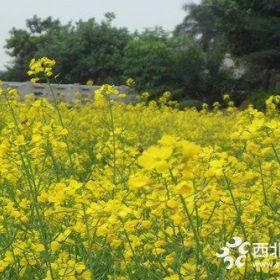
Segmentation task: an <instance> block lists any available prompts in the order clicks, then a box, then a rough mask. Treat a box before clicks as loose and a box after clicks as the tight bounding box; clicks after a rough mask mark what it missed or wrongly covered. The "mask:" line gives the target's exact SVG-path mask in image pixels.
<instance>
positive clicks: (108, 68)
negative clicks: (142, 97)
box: [4, 14, 131, 83]
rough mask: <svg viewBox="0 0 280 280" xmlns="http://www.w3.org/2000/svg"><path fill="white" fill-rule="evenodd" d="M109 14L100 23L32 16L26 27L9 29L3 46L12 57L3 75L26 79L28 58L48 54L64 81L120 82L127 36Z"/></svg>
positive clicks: (15, 78)
mask: <svg viewBox="0 0 280 280" xmlns="http://www.w3.org/2000/svg"><path fill="white" fill-rule="evenodd" d="M113 19H114V15H113V14H106V15H105V19H104V20H103V21H102V22H101V23H97V22H96V21H95V20H94V19H89V20H88V21H85V22H84V21H79V22H77V23H75V24H73V23H68V24H66V25H62V24H61V23H60V22H59V21H58V20H53V19H52V18H47V19H46V20H41V19H39V18H37V17H36V16H35V17H33V18H32V19H30V20H27V22H26V27H27V28H26V29H25V30H23V29H15V28H14V29H13V30H12V31H11V32H10V38H9V39H8V40H7V44H6V48H7V49H8V50H9V54H10V56H11V57H12V58H13V59H14V61H13V64H12V65H11V66H10V67H8V70H7V72H6V73H5V74H4V77H5V78H6V79H9V80H14V81H24V80H26V79H28V77H27V76H26V70H27V67H28V64H29V61H30V60H31V58H33V57H35V58H38V57H41V56H48V57H51V58H54V59H55V60H56V61H57V66H56V71H57V72H59V73H60V80H61V81H63V82H65V83H74V82H80V83H84V82H86V81H87V80H88V79H93V80H95V82H96V83H120V82H121V78H122V70H121V69H122V57H123V51H124V48H125V46H126V44H127V42H128V41H129V40H130V38H131V36H130V34H129V33H128V31H127V29H125V28H117V27H113V26H112V24H111V23H112V20H113Z"/></svg>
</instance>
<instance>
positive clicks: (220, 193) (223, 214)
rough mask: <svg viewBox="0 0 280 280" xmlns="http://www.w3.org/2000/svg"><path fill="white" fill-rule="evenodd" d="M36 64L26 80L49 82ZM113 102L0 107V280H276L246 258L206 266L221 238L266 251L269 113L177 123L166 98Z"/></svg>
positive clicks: (273, 167)
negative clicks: (237, 238) (229, 266)
mask: <svg viewBox="0 0 280 280" xmlns="http://www.w3.org/2000/svg"><path fill="white" fill-rule="evenodd" d="M43 61H44V62H43ZM43 61H42V60H41V61H40V62H38V61H37V62H35V61H33V63H32V69H33V70H32V71H33V72H32V74H38V73H40V72H44V73H46V74H47V73H51V72H50V71H51V70H50V69H49V68H51V67H52V66H53V65H54V62H49V61H48V60H43ZM47 75H48V74H47ZM114 95H116V96H118V95H120V94H119V93H118V92H117V91H116V89H115V88H114V87H112V86H108V85H105V86H103V87H102V88H101V89H100V90H98V91H97V92H96V93H95V98H94V99H93V100H88V101H86V102H84V103H82V102H81V101H79V100H75V101H73V102H72V103H71V104H70V103H64V102H59V103H57V104H51V103H50V102H48V101H47V100H45V99H41V100H36V101H35V100H32V97H30V96H28V98H27V100H26V101H25V102H23V103H22V102H21V103H20V102H19V101H18V100H15V99H13V98H12V97H11V96H10V95H9V94H7V95H5V96H6V98H3V96H1V99H0V130H1V133H0V184H1V188H0V193H1V195H0V278H1V279H11V280H16V279H40V280H41V279H45V280H49V279H53V280H54V279H55V280H57V279H58V280H62V279H65V280H66V279H67V280H71V279H73V280H74V279H112V280H113V279H114V280H123V279H151V280H153V279H164V280H183V279H184V280H194V279H205V280H206V279H246V280H247V279H278V277H279V276H278V275H279V273H280V269H279V267H277V266H272V267H269V268H266V269H261V268H258V269H256V268H254V266H252V265H251V264H252V262H253V259H252V256H250V255H249V256H248V257H247V259H246V262H245V263H244V266H243V267H241V268H238V267H234V268H233V269H231V270H227V269H226V267H225V264H224V263H223V262H222V261H221V260H220V259H218V258H217V257H216V252H219V250H220V248H222V247H223V246H224V244H225V243H226V242H229V241H230V240H231V239H232V237H234V236H240V237H242V239H243V240H247V241H249V242H251V243H253V242H269V243H271V244H273V243H274V242H279V241H280V230H279V224H280V222H279V221H280V216H279V207H280V197H279V190H280V168H279V165H280V122H279V114H278V113H277V112H276V111H275V107H273V109H274V111H273V114H270V113H269V112H268V113H262V112H259V111H257V110H255V109H253V108H252V107H250V108H248V109H247V110H244V111H238V110H236V109H234V110H233V107H231V109H230V110H223V111H219V110H218V107H219V106H218V105H217V104H216V105H215V106H214V107H215V110H213V111H208V110H207V107H206V106H204V109H203V111H202V112H198V111H197V110H195V109H187V110H185V111H179V110H178V109H176V106H173V107H170V106H168V104H167V105H166V102H167V100H168V98H169V96H170V95H169V93H165V95H164V96H163V98H162V99H161V101H160V104H159V103H157V102H156V101H150V102H149V103H148V101H147V99H145V100H143V102H139V103H137V104H135V105H131V104H124V103H112V102H110V97H111V96H114ZM146 96H147V94H144V97H146ZM273 100H274V101H273V102H275V100H276V101H277V100H278V99H277V98H276V99H275V98H273ZM271 103H272V101H269V104H271ZM273 261H274V262H276V261H277V259H274V260H273Z"/></svg>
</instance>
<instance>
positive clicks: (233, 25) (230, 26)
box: [208, 0, 280, 89]
mask: <svg viewBox="0 0 280 280" xmlns="http://www.w3.org/2000/svg"><path fill="white" fill-rule="evenodd" d="M208 3H209V5H210V6H211V8H212V10H213V13H214V15H215V17H216V22H217V24H216V27H217V29H218V30H219V32H220V33H222V34H223V36H224V38H225V39H226V40H227V47H228V50H229V51H230V52H231V53H232V54H233V55H235V56H237V57H241V58H243V60H244V61H245V62H247V63H249V65H248V67H250V64H252V65H253V66H254V65H255V66H258V67H259V68H260V69H259V71H262V74H263V75H266V81H265V82H264V84H263V87H264V88H265V89H268V88H269V87H270V78H271V70H273V69H277V70H279V69H280V68H279V67H280V35H279V29H280V4H279V1H251V0H246V1H244V0H210V1H208ZM249 71H250V69H249Z"/></svg>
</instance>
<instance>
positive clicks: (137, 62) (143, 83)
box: [124, 28, 204, 99]
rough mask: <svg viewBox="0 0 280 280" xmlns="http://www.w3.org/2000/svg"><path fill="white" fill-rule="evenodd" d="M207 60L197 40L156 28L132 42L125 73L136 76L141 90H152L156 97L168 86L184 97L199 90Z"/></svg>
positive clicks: (179, 96) (126, 49)
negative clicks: (204, 64) (205, 60)
mask: <svg viewBox="0 0 280 280" xmlns="http://www.w3.org/2000/svg"><path fill="white" fill-rule="evenodd" d="M203 63H204V57H203V52H202V50H201V49H200V47H199V46H198V45H197V44H196V43H195V42H193V41H192V40H190V39H188V38H186V37H180V36H176V35H172V34H169V33H166V32H164V31H163V30H162V29H161V28H156V29H155V30H146V31H145V32H143V33H142V34H137V35H136V36H135V38H134V40H132V41H130V42H129V43H128V45H127V46H126V48H125V57H124V74H125V75H126V77H132V78H134V79H135V81H136V88H137V90H139V91H142V90H149V91H150V92H151V94H152V96H153V97H156V96H159V95H161V94H162V93H163V92H164V91H167V90H168V91H171V92H172V93H173V96H174V97H175V98H176V99H183V98H185V97H186V96H196V95H198V94H199V92H200V90H199V88H200V86H201V83H200V82H201V81H202V80H201V74H202V72H203Z"/></svg>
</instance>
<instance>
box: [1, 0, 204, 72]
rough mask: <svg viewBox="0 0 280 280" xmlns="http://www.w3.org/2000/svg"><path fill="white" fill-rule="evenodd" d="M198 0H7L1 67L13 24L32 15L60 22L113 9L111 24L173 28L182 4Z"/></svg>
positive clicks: (3, 5)
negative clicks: (113, 16) (113, 15)
mask: <svg viewBox="0 0 280 280" xmlns="http://www.w3.org/2000/svg"><path fill="white" fill-rule="evenodd" d="M198 1H199V0H25V1H23V0H7V1H3V3H1V8H0V26H1V28H0V70H3V69H4V65H5V64H7V62H8V61H9V60H10V58H9V56H8V55H6V54H5V49H4V45H5V40H6V39H7V38H8V36H9V30H11V29H12V27H16V28H23V27H24V26H25V20H26V19H28V18H31V17H32V16H33V15H35V14H36V15H38V16H39V17H41V18H45V17H48V16H52V17H53V18H58V19H60V21H61V22H62V23H67V22H68V21H70V20H72V21H74V22H75V21H78V20H79V19H83V20H87V19H89V18H92V17H94V18H96V19H97V20H98V21H100V20H101V19H102V18H103V15H104V14H105V13H106V12H114V13H115V14H116V19H115V21H114V25H117V26H126V27H127V28H128V29H129V30H130V31H134V30H136V29H138V30H142V29H143V28H145V27H154V26H156V25H159V26H162V27H163V28H164V29H166V30H172V29H173V28H174V27H175V26H176V25H177V24H179V23H180V22H181V21H182V19H183V18H184V15H185V13H184V11H183V10H182V6H183V4H184V3H187V2H198Z"/></svg>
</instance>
